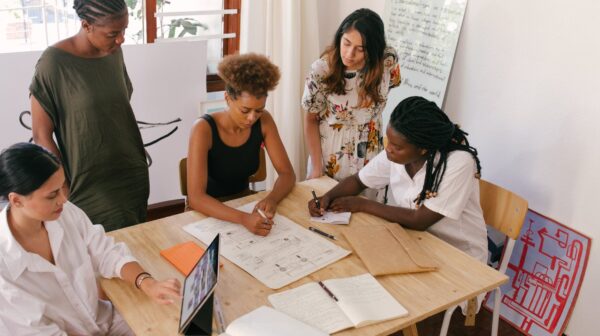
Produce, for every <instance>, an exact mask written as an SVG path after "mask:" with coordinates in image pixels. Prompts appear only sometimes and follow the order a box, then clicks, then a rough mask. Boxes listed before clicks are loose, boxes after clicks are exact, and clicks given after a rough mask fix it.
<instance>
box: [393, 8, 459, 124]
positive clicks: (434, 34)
mask: <svg viewBox="0 0 600 336" xmlns="http://www.w3.org/2000/svg"><path fill="white" fill-rule="evenodd" d="M466 6H467V0H426V1H422V0H387V1H386V3H385V10H384V13H385V17H384V20H385V28H386V36H387V39H388V44H389V45H391V46H393V47H394V48H396V50H397V51H398V55H399V58H400V59H399V62H400V72H401V73H402V79H403V80H402V85H401V86H400V88H398V89H395V90H392V91H391V92H390V96H391V97H390V98H391V99H389V98H388V104H387V107H386V111H385V112H384V120H386V121H387V119H388V117H389V113H391V111H392V110H393V109H394V107H395V106H396V105H397V103H399V102H400V101H402V99H404V98H406V97H410V96H423V97H425V98H427V99H429V100H432V101H434V102H435V103H436V104H437V105H438V106H442V104H443V102H444V96H445V93H446V86H447V84H448V77H449V76H450V70H451V68H452V62H453V60H454V52H455V50H456V45H457V43H458V37H459V35H460V28H461V26H462V21H463V17H464V13H465V9H466ZM386 116H387V117H386Z"/></svg>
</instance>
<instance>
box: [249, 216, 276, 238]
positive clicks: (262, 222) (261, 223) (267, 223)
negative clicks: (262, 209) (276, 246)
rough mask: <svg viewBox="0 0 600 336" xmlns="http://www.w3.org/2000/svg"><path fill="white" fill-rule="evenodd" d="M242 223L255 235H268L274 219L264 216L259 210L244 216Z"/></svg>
mask: <svg viewBox="0 0 600 336" xmlns="http://www.w3.org/2000/svg"><path fill="white" fill-rule="evenodd" d="M242 225H244V227H245V228H246V229H247V230H248V231H250V232H252V233H254V234H255V235H259V236H266V235H268V234H269V233H270V232H271V228H272V227H273V221H272V220H270V219H268V218H267V219H265V218H263V217H262V216H261V215H260V214H259V213H258V212H253V213H251V214H247V215H245V216H244V219H243V220H242Z"/></svg>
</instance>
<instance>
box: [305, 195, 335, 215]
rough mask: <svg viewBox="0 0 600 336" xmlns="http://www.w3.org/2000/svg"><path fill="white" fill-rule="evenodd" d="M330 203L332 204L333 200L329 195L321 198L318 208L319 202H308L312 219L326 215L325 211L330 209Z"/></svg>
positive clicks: (312, 200)
mask: <svg viewBox="0 0 600 336" xmlns="http://www.w3.org/2000/svg"><path fill="white" fill-rule="evenodd" d="M329 203H331V198H329V196H327V194H325V195H323V196H321V197H319V207H317V202H315V200H314V199H311V200H310V201H308V212H310V215H311V216H312V217H321V216H323V215H324V214H325V210H327V208H329Z"/></svg>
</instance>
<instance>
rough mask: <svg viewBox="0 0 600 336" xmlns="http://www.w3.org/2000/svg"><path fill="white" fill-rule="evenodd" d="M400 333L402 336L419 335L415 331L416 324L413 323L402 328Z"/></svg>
mask: <svg viewBox="0 0 600 336" xmlns="http://www.w3.org/2000/svg"><path fill="white" fill-rule="evenodd" d="M402 334H403V335H404V336H419V332H418V331H417V325H416V324H413V325H411V326H409V327H407V328H404V329H402Z"/></svg>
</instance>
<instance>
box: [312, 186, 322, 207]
mask: <svg viewBox="0 0 600 336" xmlns="http://www.w3.org/2000/svg"><path fill="white" fill-rule="evenodd" d="M311 192H312V194H313V199H314V200H315V204H316V205H317V208H321V202H319V198H318V197H317V194H316V193H315V191H314V190H312V191H311Z"/></svg>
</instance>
